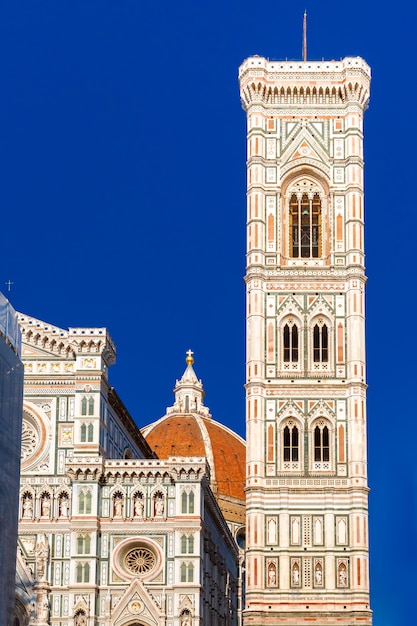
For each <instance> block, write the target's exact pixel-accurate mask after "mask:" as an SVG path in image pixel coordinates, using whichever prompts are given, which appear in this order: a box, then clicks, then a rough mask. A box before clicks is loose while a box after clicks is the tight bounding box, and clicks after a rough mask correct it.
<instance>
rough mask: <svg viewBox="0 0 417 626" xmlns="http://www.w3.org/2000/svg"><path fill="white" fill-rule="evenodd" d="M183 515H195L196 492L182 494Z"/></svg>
mask: <svg viewBox="0 0 417 626" xmlns="http://www.w3.org/2000/svg"><path fill="white" fill-rule="evenodd" d="M181 513H194V492H193V491H190V493H187V491H183V492H182V494H181Z"/></svg>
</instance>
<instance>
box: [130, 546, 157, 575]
mask: <svg viewBox="0 0 417 626" xmlns="http://www.w3.org/2000/svg"><path fill="white" fill-rule="evenodd" d="M124 561H125V562H124V564H125V567H126V569H128V570H129V572H132V574H134V575H137V574H146V573H147V572H150V571H151V570H152V569H153V568H154V567H155V565H156V558H155V555H154V553H153V552H151V550H149V549H148V548H133V550H129V552H128V553H127V554H126V556H125V559H124Z"/></svg>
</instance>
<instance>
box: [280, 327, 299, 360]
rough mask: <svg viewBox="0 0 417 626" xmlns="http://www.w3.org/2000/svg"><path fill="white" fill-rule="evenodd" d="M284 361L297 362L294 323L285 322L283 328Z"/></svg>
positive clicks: (296, 333)
mask: <svg viewBox="0 0 417 626" xmlns="http://www.w3.org/2000/svg"><path fill="white" fill-rule="evenodd" d="M283 335H284V336H283V339H284V362H285V363H297V362H298V327H297V325H296V324H294V323H287V324H285V326H284V330H283Z"/></svg>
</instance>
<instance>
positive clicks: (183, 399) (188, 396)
mask: <svg viewBox="0 0 417 626" xmlns="http://www.w3.org/2000/svg"><path fill="white" fill-rule="evenodd" d="M193 354H194V352H193V351H192V350H187V352H186V355H187V356H186V357H185V362H186V363H187V367H186V368H185V372H184V374H183V375H182V377H181V378H180V380H177V381H176V383H175V389H174V394H175V402H174V405H173V406H171V407H168V408H167V413H199V414H200V415H205V416H207V417H211V416H210V413H209V409H208V408H207V407H205V406H204V401H203V399H204V395H205V394H204V389H203V383H202V382H201V380H199V379H198V378H197V376H196V374H195V371H194V368H193V363H194V357H193Z"/></svg>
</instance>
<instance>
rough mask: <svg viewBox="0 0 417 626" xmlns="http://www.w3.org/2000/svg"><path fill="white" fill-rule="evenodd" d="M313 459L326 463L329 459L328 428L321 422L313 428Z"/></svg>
mask: <svg viewBox="0 0 417 626" xmlns="http://www.w3.org/2000/svg"><path fill="white" fill-rule="evenodd" d="M314 461H315V462H319V463H327V462H329V461H330V443H329V429H328V427H327V426H326V425H325V424H323V423H320V424H317V426H316V427H315V428H314Z"/></svg>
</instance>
